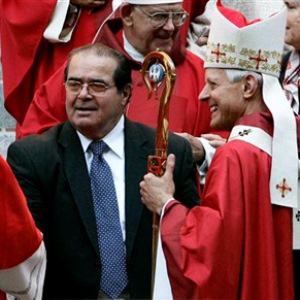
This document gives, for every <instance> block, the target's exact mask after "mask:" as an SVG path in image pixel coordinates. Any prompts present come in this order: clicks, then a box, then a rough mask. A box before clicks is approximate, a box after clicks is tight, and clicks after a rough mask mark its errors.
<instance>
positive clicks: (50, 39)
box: [0, 0, 117, 124]
mask: <svg viewBox="0 0 300 300" xmlns="http://www.w3.org/2000/svg"><path fill="white" fill-rule="evenodd" d="M112 5H113V1H112V0H101V1H95V0H70V1H68V0H67V1H62V0H57V1H48V0H40V1H23V0H15V1H11V0H2V1H1V10H0V12H1V16H0V17H1V60H2V67H3V81H4V98H5V107H6V109H7V110H8V112H9V113H10V114H11V115H12V116H13V117H14V118H15V119H16V121H17V122H18V124H22V122H23V120H24V117H25V115H26V112H27V109H28V107H29V105H30V103H31V101H32V100H33V97H34V93H35V92H36V90H37V89H38V88H39V87H40V86H41V85H42V84H43V83H44V82H46V81H47V80H48V79H49V78H50V77H51V76H52V75H53V74H54V73H55V71H56V70H57V69H58V68H59V67H61V65H62V64H63V63H64V62H65V61H66V59H67V56H68V54H69V52H70V50H72V49H73V48H74V47H78V46H80V45H84V44H88V43H91V41H92V40H93V38H94V36H95V33H96V31H97V29H98V27H99V26H100V24H101V23H102V22H103V20H104V19H105V18H106V17H107V16H108V14H109V13H110V12H111V11H112V9H113V7H112ZM115 5H117V4H116V3H115Z"/></svg>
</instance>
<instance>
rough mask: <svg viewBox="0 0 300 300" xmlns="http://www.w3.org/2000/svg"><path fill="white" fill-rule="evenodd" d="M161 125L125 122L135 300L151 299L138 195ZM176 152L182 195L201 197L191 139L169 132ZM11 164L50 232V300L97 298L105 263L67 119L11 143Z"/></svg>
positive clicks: (146, 221)
mask: <svg viewBox="0 0 300 300" xmlns="http://www.w3.org/2000/svg"><path fill="white" fill-rule="evenodd" d="M154 147H155V131H154V130H153V129H151V128H149V127H146V126H144V125H142V124H138V123H133V122H130V121H129V120H126V122H125V178H126V179H125V180H126V183H125V186H126V188H125V189H126V195H125V203H126V204H125V207H126V208H125V211H126V251H127V270H128V276H129V290H130V295H131V298H133V299H149V298H150V296H151V295H150V284H151V239H152V238H151V231H152V228H151V224H152V213H151V212H149V211H148V210H147V208H146V207H145V206H144V205H143V204H142V202H141V200H140V192H139V190H140V188H139V183H140V181H141V180H142V179H143V176H144V175H145V173H146V172H147V157H148V155H151V154H154ZM169 152H172V153H174V154H175V155H176V167H175V170H174V181H175V184H176V195H175V197H176V199H179V200H181V201H182V202H183V203H185V204H186V205H187V206H190V207H191V206H193V205H195V204H196V203H197V202H198V201H199V198H198V192H197V187H196V183H195V176H194V169H193V163H192V153H191V148H190V145H189V144H188V142H186V141H185V140H184V139H182V138H180V137H178V136H175V135H172V134H171V135H170V140H169ZM7 160H8V162H9V164H10V165H11V167H12V169H13V171H14V173H15V175H16V177H17V179H18V181H19V183H20V185H21V187H22V189H23V191H24V193H25V195H26V197H27V201H28V205H29V208H30V210H31V212H32V214H33V217H34V219H35V222H36V224H37V226H38V227H39V228H40V229H41V231H42V232H43V234H44V241H45V245H46V250H47V258H48V264H47V271H46V279H45V289H44V299H78V298H80V299H96V298H97V295H98V291H99V282H100V272H101V265H100V259H99V252H98V241H97V232H96V221H95V216H94V210H93V201H92V195H91V189H90V179H89V174H88V169H87V166H86V161H85V158H84V153H83V150H82V147H81V144H80V140H79V138H78V135H77V133H76V131H75V129H74V128H73V127H72V125H71V124H70V123H69V122H65V123H62V124H59V125H57V126H55V127H53V128H52V129H51V130H49V131H48V132H45V133H44V134H42V135H33V136H28V137H25V138H23V139H21V140H19V141H16V142H14V143H13V144H11V146H10V147H9V149H8V157H7Z"/></svg>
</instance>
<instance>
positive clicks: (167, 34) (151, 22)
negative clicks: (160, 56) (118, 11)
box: [124, 3, 184, 55]
mask: <svg viewBox="0 0 300 300" xmlns="http://www.w3.org/2000/svg"><path fill="white" fill-rule="evenodd" d="M169 12H171V13H177V14H173V16H174V18H175V17H176V18H177V16H178V14H180V13H183V12H184V10H183V8H182V5H181V4H180V3H176V4H167V5H135V6H132V12H131V15H130V20H131V23H130V24H129V26H124V28H125V34H126V37H127V38H128V39H129V42H130V43H131V44H132V45H133V46H134V47H135V48H136V49H137V50H138V51H139V52H140V53H141V54H143V55H147V54H148V53H149V52H151V51H155V50H157V49H160V50H162V51H165V52H166V53H170V51H171V49H172V47H173V45H174V41H175V40H176V39H177V38H178V35H179V30H180V26H176V25H175V24H176V21H175V23H174V22H173V21H172V19H171V18H170V17H169V18H168V19H167V21H166V22H165V23H163V22H162V24H161V25H160V26H158V27H157V26H156V25H159V24H157V22H155V21H156V19H154V18H153V17H151V16H153V14H157V13H169Z"/></svg>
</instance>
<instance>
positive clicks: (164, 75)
mask: <svg viewBox="0 0 300 300" xmlns="http://www.w3.org/2000/svg"><path fill="white" fill-rule="evenodd" d="M141 72H142V77H143V80H144V83H145V85H146V87H147V89H148V92H149V94H148V99H150V98H151V96H152V94H153V86H155V90H156V89H157V88H158V86H159V85H160V84H161V83H162V80H163V79H165V85H164V89H163V92H162V95H161V98H160V104H159V112H158V119H157V129H156V146H155V155H150V156H149V157H148V172H151V173H153V174H154V175H156V176H162V175H163V174H164V172H165V170H166V162H167V151H168V139H169V103H170V98H171V94H172V90H173V86H174V83H175V78H176V71H175V66H174V63H173V61H172V60H171V58H170V57H169V55H167V54H166V53H165V52H163V51H159V50H157V51H153V52H150V53H149V54H148V55H147V56H146V57H145V59H144V62H143V65H142V69H141ZM147 74H148V76H147ZM148 77H149V78H150V81H149V78H148ZM158 234H159V216H158V214H156V213H153V221H152V295H153V291H154V279H155V271H156V270H155V269H156V256H157V243H158ZM152 298H153V297H152Z"/></svg>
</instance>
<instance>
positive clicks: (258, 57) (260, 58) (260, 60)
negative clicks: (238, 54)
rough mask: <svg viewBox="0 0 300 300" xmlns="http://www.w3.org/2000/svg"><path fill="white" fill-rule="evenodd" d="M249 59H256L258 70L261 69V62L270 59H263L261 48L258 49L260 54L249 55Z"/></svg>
mask: <svg viewBox="0 0 300 300" xmlns="http://www.w3.org/2000/svg"><path fill="white" fill-rule="evenodd" d="M249 59H250V60H256V67H255V69H256V70H258V69H259V64H260V63H261V62H267V61H268V59H266V58H265V59H263V58H262V57H261V50H258V56H257V57H252V56H251V57H249Z"/></svg>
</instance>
